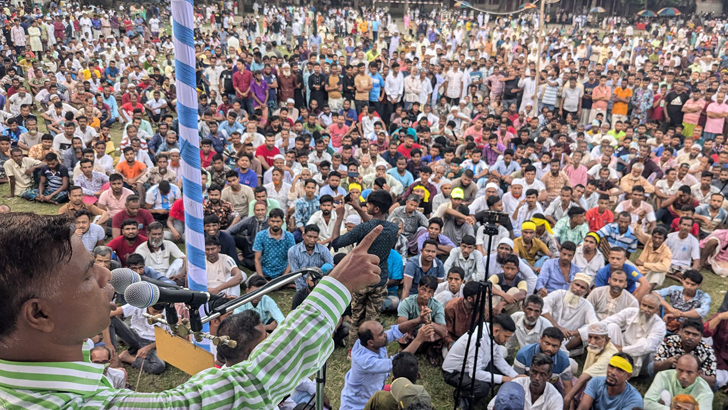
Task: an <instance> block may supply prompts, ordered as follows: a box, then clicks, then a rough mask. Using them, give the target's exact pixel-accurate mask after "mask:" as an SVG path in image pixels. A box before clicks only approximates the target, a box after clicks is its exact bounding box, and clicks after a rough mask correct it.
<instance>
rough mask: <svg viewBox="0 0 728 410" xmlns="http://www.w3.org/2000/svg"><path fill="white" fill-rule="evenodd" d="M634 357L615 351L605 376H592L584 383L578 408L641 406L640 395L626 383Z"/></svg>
mask: <svg viewBox="0 0 728 410" xmlns="http://www.w3.org/2000/svg"><path fill="white" fill-rule="evenodd" d="M633 366H634V359H632V357H631V356H630V355H628V354H627V353H617V354H615V355H614V356H612V358H611V359H610V360H609V367H607V376H606V377H601V376H600V377H594V378H592V379H591V380H590V381H589V383H588V384H587V385H586V390H585V391H584V396H582V399H581V403H580V404H579V408H578V410H589V409H593V410H611V409H633V408H642V405H643V403H642V396H641V395H640V393H639V392H638V391H637V389H635V388H634V387H632V385H631V384H629V383H627V380H629V378H630V377H631V376H632V368H633Z"/></svg>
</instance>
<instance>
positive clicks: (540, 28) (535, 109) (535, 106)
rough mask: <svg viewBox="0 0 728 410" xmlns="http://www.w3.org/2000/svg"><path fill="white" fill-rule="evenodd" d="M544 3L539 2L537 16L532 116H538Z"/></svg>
mask: <svg viewBox="0 0 728 410" xmlns="http://www.w3.org/2000/svg"><path fill="white" fill-rule="evenodd" d="M545 5H546V0H541V4H540V10H541V11H540V13H541V14H540V15H539V16H538V53H537V55H536V90H535V94H534V95H533V96H534V97H535V100H534V102H533V116H534V117H537V116H538V87H539V85H538V83H539V80H540V79H541V49H542V48H543V32H544V30H543V15H544V6H545Z"/></svg>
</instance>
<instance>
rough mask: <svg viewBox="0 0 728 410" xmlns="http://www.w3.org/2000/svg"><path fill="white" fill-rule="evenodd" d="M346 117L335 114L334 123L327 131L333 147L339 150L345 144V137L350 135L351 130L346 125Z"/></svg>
mask: <svg viewBox="0 0 728 410" xmlns="http://www.w3.org/2000/svg"><path fill="white" fill-rule="evenodd" d="M345 120H346V117H345V116H343V115H338V114H334V122H333V123H332V124H331V125H329V128H328V129H327V130H326V132H328V133H329V134H330V135H331V146H332V147H334V148H337V149H338V148H339V147H341V145H342V144H343V140H344V136H345V135H349V132H350V128H349V127H348V126H347V125H346V124H344V121H345Z"/></svg>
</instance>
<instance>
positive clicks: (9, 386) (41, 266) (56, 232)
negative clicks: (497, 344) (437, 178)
mask: <svg viewBox="0 0 728 410" xmlns="http://www.w3.org/2000/svg"><path fill="white" fill-rule="evenodd" d="M71 227H72V221H71V220H69V219H68V218H67V217H66V216H65V215H55V216H38V215H35V214H30V213H7V214H2V215H0V249H3V252H0V408H2V409H6V410H14V409H18V410H19V409H27V408H31V407H32V408H37V409H58V408H74V409H83V410H91V409H99V408H124V409H137V408H139V409H142V408H144V409H147V408H155V407H159V408H162V407H174V408H176V409H187V408H199V409H210V410H218V409H253V408H255V409H263V408H266V409H270V408H274V407H275V406H276V405H277V404H278V403H280V402H281V400H282V399H283V398H284V397H286V396H287V395H289V394H290V393H291V392H292V391H293V390H294V388H295V387H296V386H297V385H298V384H299V382H300V381H301V380H303V379H304V378H306V377H309V376H310V375H312V374H313V373H314V372H316V371H317V370H318V369H319V368H320V367H321V366H322V365H323V364H324V363H325V361H326V359H327V358H328V357H329V355H330V354H331V352H332V351H333V350H334V342H333V340H332V339H331V337H330V336H331V334H332V333H333V331H334V329H335V327H336V323H337V321H338V319H339V317H341V315H342V314H343V312H344V309H345V308H346V306H347V305H348V304H349V302H350V300H351V292H354V291H356V290H359V289H362V288H364V287H365V286H367V285H371V284H374V283H377V282H379V279H380V277H379V271H380V269H379V267H378V263H379V258H378V257H376V256H374V255H369V254H368V253H367V251H368V249H369V246H370V245H371V244H372V243H373V242H374V240H375V238H376V237H377V236H378V235H379V233H380V232H381V231H382V228H381V227H376V228H375V229H373V230H372V232H371V233H370V234H368V235H367V236H366V237H364V238H363V239H362V240H361V242H360V243H359V246H357V247H356V248H354V250H353V251H352V252H351V253H349V254H348V255H347V256H346V257H345V258H344V259H343V260H342V261H341V262H340V263H339V264H338V265H337V266H336V268H334V269H333V270H332V271H331V273H330V274H329V275H328V276H327V277H325V278H323V279H322V280H321V282H319V284H318V286H316V287H315V288H314V289H313V290H312V291H311V294H310V295H308V297H307V298H306V300H305V301H304V302H303V303H302V304H301V306H299V308H298V309H296V310H294V311H293V312H291V314H290V315H289V317H288V318H287V319H286V320H284V321H283V323H281V324H280V325H279V326H278V329H277V330H276V332H275V334H274V335H272V336H271V337H268V338H267V339H266V340H265V341H264V342H262V343H261V344H260V345H259V346H258V347H257V348H256V349H255V350H253V351H252V353H251V354H250V356H249V357H248V359H247V360H246V361H244V362H242V363H238V364H236V365H233V366H231V367H229V368H225V369H215V368H211V369H207V370H204V371H202V372H200V373H199V374H197V375H195V376H193V377H192V378H191V379H190V380H189V381H188V382H187V383H185V384H182V385H181V386H179V387H177V388H175V389H172V390H168V391H165V392H161V393H157V394H150V393H137V392H133V391H131V390H117V389H114V388H113V387H111V384H110V383H109V381H108V380H107V379H106V377H105V376H104V375H103V373H104V365H102V364H95V363H92V362H91V361H90V360H89V351H88V350H84V349H83V348H82V345H84V343H83V342H84V339H86V338H89V337H92V336H94V335H96V334H98V333H100V332H101V331H102V330H104V329H105V328H106V327H108V326H109V314H110V312H111V311H112V310H114V309H116V305H115V304H114V303H113V302H112V297H113V294H114V289H113V288H112V286H111V284H110V283H109V279H110V274H109V271H108V270H107V269H106V268H104V267H102V266H100V265H96V264H94V260H93V258H92V256H91V254H90V253H89V252H88V251H87V250H86V249H85V248H84V246H83V243H82V242H81V239H80V238H78V237H77V236H76V235H74V234H73V230H72V229H71Z"/></svg>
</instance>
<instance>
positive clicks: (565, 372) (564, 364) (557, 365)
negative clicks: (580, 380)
mask: <svg viewBox="0 0 728 410" xmlns="http://www.w3.org/2000/svg"><path fill="white" fill-rule="evenodd" d="M563 341H564V334H563V333H562V332H561V330H559V328H557V327H547V328H546V329H544V330H543V332H542V333H541V339H540V340H539V342H538V343H534V344H530V345H527V346H523V347H521V349H520V350H519V351H518V353H516V359H515V360H514V361H513V369H514V370H515V371H516V372H518V374H528V372H529V370H530V368H531V362H532V361H533V357H534V356H535V355H536V354H538V353H544V354H546V355H548V356H549V357H550V358H551V360H553V362H554V365H553V368H552V373H553V374H554V375H556V376H559V379H561V382H562V383H563V385H564V391H567V392H568V391H570V390H571V388H572V387H573V384H572V381H571V378H572V377H573V376H572V374H571V361H570V359H569V355H568V354H567V353H566V351H564V350H562V349H561V343H562V342H563ZM554 381H555V380H552V382H554Z"/></svg>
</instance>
